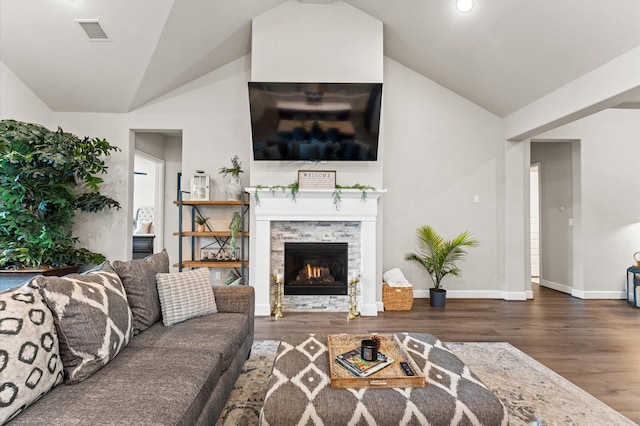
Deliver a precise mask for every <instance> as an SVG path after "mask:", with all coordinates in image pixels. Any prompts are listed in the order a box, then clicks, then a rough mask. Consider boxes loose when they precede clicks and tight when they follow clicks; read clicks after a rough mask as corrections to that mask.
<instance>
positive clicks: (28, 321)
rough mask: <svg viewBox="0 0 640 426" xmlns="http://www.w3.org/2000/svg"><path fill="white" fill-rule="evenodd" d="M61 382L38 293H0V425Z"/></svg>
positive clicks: (24, 288) (48, 321)
mask: <svg viewBox="0 0 640 426" xmlns="http://www.w3.org/2000/svg"><path fill="white" fill-rule="evenodd" d="M61 382H62V362H61V361H60V353H59V349H58V336H57V335H56V330H55V327H54V325H53V316H52V315H51V311H50V310H49V308H47V305H45V304H44V301H43V300H42V296H40V293H38V290H35V289H32V288H29V287H27V286H22V287H19V288H16V289H13V290H8V291H6V292H3V293H0V424H4V422H6V421H7V420H8V419H10V418H12V417H14V416H15V415H17V414H18V413H20V412H21V411H23V410H24V409H25V408H27V407H28V406H29V405H30V404H32V403H33V402H34V401H36V400H37V399H38V398H40V397H41V396H42V395H44V394H45V393H47V392H48V391H49V390H50V389H51V388H52V387H54V386H56V385H57V384H59V383H61Z"/></svg>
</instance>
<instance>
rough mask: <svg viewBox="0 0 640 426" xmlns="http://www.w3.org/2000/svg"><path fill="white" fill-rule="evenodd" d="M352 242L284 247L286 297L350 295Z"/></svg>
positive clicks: (291, 244) (289, 245)
mask: <svg viewBox="0 0 640 426" xmlns="http://www.w3.org/2000/svg"><path fill="white" fill-rule="evenodd" d="M348 264H349V256H348V243H336V242H309V243H285V244H284V294H285V295H346V294H347V292H348V286H347V277H348V276H349V271H348Z"/></svg>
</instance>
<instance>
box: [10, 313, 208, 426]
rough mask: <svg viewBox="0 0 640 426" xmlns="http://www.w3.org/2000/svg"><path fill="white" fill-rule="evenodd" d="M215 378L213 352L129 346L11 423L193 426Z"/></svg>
mask: <svg viewBox="0 0 640 426" xmlns="http://www.w3.org/2000/svg"><path fill="white" fill-rule="evenodd" d="M157 325H160V326H162V324H161V323H158V324H157ZM145 334H146V332H145V333H142V334H140V336H144V335H145ZM219 379H220V358H219V356H218V355H217V354H215V353H213V352H209V351H200V350H193V351H192V350H188V349H186V350H180V351H177V350H174V349H163V348H132V347H130V346H129V347H127V348H126V350H124V351H123V352H122V353H120V354H119V355H118V356H117V357H116V358H115V359H114V360H113V361H111V362H110V363H109V364H107V365H105V366H104V367H103V368H102V369H101V370H100V371H98V372H96V373H95V374H94V375H92V376H91V377H89V378H88V379H86V380H84V381H83V382H81V383H77V384H74V385H71V386H69V385H61V386H58V387H56V388H54V389H53V390H52V391H51V392H49V394H47V397H46V398H43V399H41V400H40V401H38V403H37V404H34V405H32V406H31V407H30V408H29V410H27V411H25V412H24V413H22V414H21V415H20V416H18V417H17V418H16V419H15V421H16V423H15V424H16V425H34V424H37V425H43V426H44V425H52V424H56V425H72V424H83V425H116V424H117V425H193V424H196V420H197V419H198V417H199V415H200V413H201V411H202V410H203V408H204V406H205V404H206V402H207V400H208V398H209V397H210V396H211V394H212V393H213V389H214V388H215V385H216V383H217V382H218V381H219ZM12 426H14V424H13V423H12Z"/></svg>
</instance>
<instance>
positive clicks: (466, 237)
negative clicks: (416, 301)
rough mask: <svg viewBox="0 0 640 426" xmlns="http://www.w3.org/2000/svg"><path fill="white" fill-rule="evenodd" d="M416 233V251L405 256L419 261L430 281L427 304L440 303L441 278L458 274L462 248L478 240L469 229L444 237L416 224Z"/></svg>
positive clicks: (463, 253) (443, 292)
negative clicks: (447, 238)
mask: <svg viewBox="0 0 640 426" xmlns="http://www.w3.org/2000/svg"><path fill="white" fill-rule="evenodd" d="M416 233H417V236H418V251H417V252H415V253H409V254H407V255H406V256H405V260H409V261H411V262H415V263H417V264H419V265H422V266H423V267H424V268H425V269H426V270H427V273H428V274H429V276H430V277H431V280H432V281H433V288H430V289H429V293H430V294H429V295H430V302H431V306H435V307H444V305H445V300H446V294H447V291H446V290H445V289H443V288H442V280H443V279H444V277H446V276H447V275H453V276H454V277H459V276H460V275H461V271H460V268H459V267H458V266H457V262H459V261H461V260H462V259H463V258H464V257H465V256H466V254H467V252H466V250H465V249H466V248H471V247H477V246H478V241H477V240H476V239H475V238H473V236H472V235H471V233H470V232H469V231H465V232H462V233H461V234H460V235H458V236H457V237H455V238H453V239H451V240H445V239H444V238H443V237H442V236H441V235H440V234H438V233H437V232H436V231H435V229H433V227H431V226H429V225H424V226H421V227H419V228H418V229H417V230H416Z"/></svg>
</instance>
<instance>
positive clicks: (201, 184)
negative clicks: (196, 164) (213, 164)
mask: <svg viewBox="0 0 640 426" xmlns="http://www.w3.org/2000/svg"><path fill="white" fill-rule="evenodd" d="M191 199H192V200H208V199H209V175H206V174H204V171H203V170H196V174H195V175H191Z"/></svg>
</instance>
